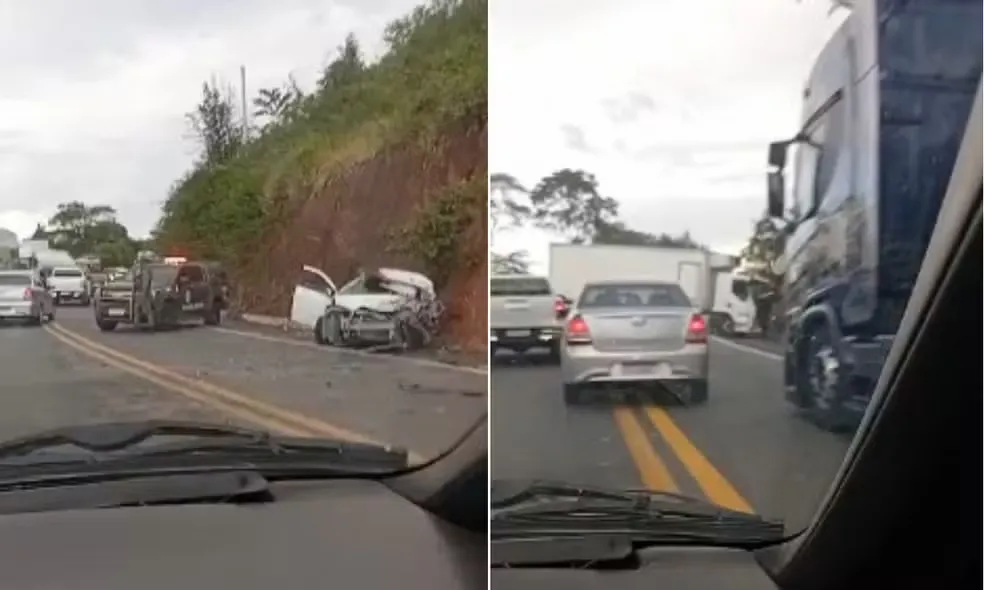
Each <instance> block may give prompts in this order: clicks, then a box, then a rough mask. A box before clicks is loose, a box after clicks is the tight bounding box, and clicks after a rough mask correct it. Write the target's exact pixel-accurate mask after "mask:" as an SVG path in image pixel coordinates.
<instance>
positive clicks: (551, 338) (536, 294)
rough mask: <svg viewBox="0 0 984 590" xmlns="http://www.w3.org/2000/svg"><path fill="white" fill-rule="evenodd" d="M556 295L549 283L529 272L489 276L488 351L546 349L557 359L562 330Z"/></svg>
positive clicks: (560, 304)
mask: <svg viewBox="0 0 984 590" xmlns="http://www.w3.org/2000/svg"><path fill="white" fill-rule="evenodd" d="M562 306H566V303H565V302H564V301H562V300H561V299H560V298H558V297H557V296H556V295H555V294H554V292H553V289H551V287H550V282H549V281H547V279H545V278H543V277H536V276H529V275H495V276H492V277H491V278H490V279H489V351H490V352H491V354H492V355H495V353H496V352H497V351H498V350H502V349H505V350H510V351H512V352H515V353H519V354H523V353H525V352H527V351H528V350H530V349H534V348H547V349H549V351H550V356H551V357H552V358H554V359H559V358H560V336H561V332H562V326H561V318H562V317H563V316H562V314H561V313H560V307H562Z"/></svg>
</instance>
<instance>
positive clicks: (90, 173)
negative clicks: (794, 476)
mask: <svg viewBox="0 0 984 590" xmlns="http://www.w3.org/2000/svg"><path fill="white" fill-rule="evenodd" d="M42 4H43V3H42ZM63 4H64V5H59V6H58V7H57V10H55V11H52V9H51V6H48V7H47V8H45V7H44V6H43V5H42V6H38V7H33V8H29V7H27V5H26V4H25V8H24V10H23V11H21V10H20V8H18V9H17V12H16V14H9V12H10V11H8V10H5V9H6V6H7V3H4V2H0V5H3V7H4V8H0V31H2V33H0V55H2V56H3V58H0V80H4V81H5V82H6V83H7V84H6V87H5V88H4V91H0V96H3V97H4V98H7V97H13V96H14V95H13V94H11V92H14V89H15V88H16V92H14V94H16V97H15V98H16V99H15V100H13V102H10V101H6V102H4V107H5V108H4V110H3V122H0V195H4V197H5V198H6V199H7V201H6V202H5V203H6V208H5V209H4V210H3V211H4V212H5V213H6V214H7V215H6V216H5V217H3V223H0V225H7V226H8V227H7V228H2V229H0V271H5V272H13V269H14V268H15V267H16V265H23V267H24V269H25V270H24V271H23V272H24V275H25V276H23V277H9V276H8V277H7V278H0V281H2V282H4V283H7V286H10V287H11V288H8V289H6V291H5V293H2V295H3V297H0V379H2V382H3V388H2V393H3V395H0V448H3V445H4V442H5V441H8V440H10V439H15V438H18V437H22V436H30V435H32V434H38V433H44V432H48V431H51V430H53V429H61V428H63V427H74V426H85V425H93V424H100V425H105V424H106V423H116V422H127V423H132V422H142V421H148V420H180V421H195V422H203V423H206V424H211V425H213V426H215V425H218V426H222V427H226V426H237V427H251V428H254V429H255V428H260V429H262V430H263V431H264V432H265V433H266V434H269V435H270V436H271V439H270V440H268V441H258V442H257V441H249V442H248V444H247V443H243V444H240V442H242V441H239V440H238V439H237V440H230V439H222V440H219V439H218V438H216V437H211V436H210V437H207V438H208V440H207V441H206V443H205V444H207V445H214V447H213V446H209V448H207V449H202V448H192V447H193V445H190V444H189V445H187V446H184V447H172V448H168V450H167V453H143V454H141V453H133V452H131V451H133V448H131V447H130V446H128V445H126V444H124V445H123V446H124V447H125V448H124V449H117V450H113V449H110V450H105V449H104V450H100V451H98V452H96V453H95V456H88V455H89V454H91V453H90V452H89V451H85V450H81V451H80V450H79V449H77V448H65V447H66V445H62V446H61V447H52V446H49V445H47V444H41V445H40V446H41V447H43V448H41V449H39V450H37V451H36V452H32V453H30V454H29V455H28V456H25V457H18V458H17V459H16V461H12V462H11V463H10V465H8V466H7V467H2V466H0V471H2V474H0V475H2V476H3V477H7V476H10V474H11V473H15V474H16V472H17V470H18V469H21V468H24V469H29V470H31V471H30V473H32V474H34V476H36V477H43V476H47V475H48V472H47V471H45V470H48V469H55V464H56V463H57V464H58V465H57V469H59V470H61V471H59V473H62V471H64V470H69V469H78V470H80V471H83V470H84V471H85V472H86V473H91V472H92V471H94V470H99V469H115V468H113V467H111V466H110V463H112V462H113V461H115V460H116V458H117V456H118V455H126V456H127V459H126V467H127V468H128V469H130V468H132V469H134V473H136V472H137V471H139V470H140V469H144V468H147V469H152V470H154V469H161V470H171V471H174V470H178V471H180V470H194V471H196V472H200V471H202V470H205V471H209V470H212V469H214V470H229V469H231V468H232V467H238V468H241V469H250V468H251V467H252V465H253V464H254V463H255V461H258V460H259V459H262V461H263V463H264V468H267V467H269V464H270V463H271V462H273V463H276V464H277V469H279V471H277V473H276V476H277V477H299V478H302V477H320V476H326V477H327V476H328V475H329V474H333V473H336V472H332V471H331V469H328V467H331V465H329V464H332V465H335V466H337V465H338V462H339V458H340V457H339V455H342V456H344V457H349V458H352V457H358V456H361V454H362V451H359V450H353V449H355V447H352V446H347V445H341V444H340V443H339V444H336V445H335V447H334V448H337V449H340V450H339V451H337V452H335V453H334V454H333V453H331V452H326V453H324V454H322V455H321V456H320V459H319V455H318V453H317V452H314V451H310V452H309V450H303V451H302V450H300V447H303V446H304V445H298V444H294V443H295V442H296V441H292V442H291V443H290V444H287V443H285V442H284V439H283V437H297V438H306V439H311V440H312V441H320V442H321V443H324V444H325V445H327V446H329V447H330V446H331V445H329V444H328V443H325V441H336V442H337V441H340V442H345V443H352V444H356V445H359V444H361V445H372V446H373V447H375V448H380V449H388V450H392V451H393V453H390V452H389V451H387V453H385V454H386V455H387V456H389V455H393V456H397V457H398V458H400V461H396V462H390V463H388V464H387V466H386V469H385V471H388V472H394V471H400V470H403V469H405V468H406V467H407V466H408V465H420V464H423V463H426V462H429V461H431V460H433V459H435V458H437V457H439V456H441V455H442V454H443V453H445V452H447V451H449V450H451V449H452V447H453V446H454V445H456V444H458V443H459V441H461V440H462V436H463V435H464V434H465V433H466V432H467V431H468V430H469V428H471V427H472V425H474V424H475V423H476V422H477V421H478V420H479V419H480V418H482V417H483V416H485V415H486V414H487V412H488V395H487V390H488V370H487V369H488V345H487V342H486V340H485V337H486V334H487V332H488V320H487V312H486V308H487V306H486V302H487V300H488V277H489V275H488V269H487V265H486V264H485V261H486V259H487V253H488V247H489V245H488V232H487V231H486V230H487V225H488V208H487V199H485V198H484V195H485V193H486V192H487V187H488V182H487V180H488V179H487V162H488V147H487V143H488V142H487V133H486V131H487V122H488V113H487V111H488V108H487V103H488V86H487V83H486V78H487V70H488V42H487V41H488V37H487V32H488V2H487V1H486V0H468V1H462V0H451V1H450V2H445V1H430V0H427V1H424V0H420V1H405V2H384V3H376V5H374V6H370V5H367V4H365V3H351V6H350V7H349V8H346V10H347V11H348V12H347V13H346V14H347V16H346V17H345V18H340V17H339V15H338V14H337V10H338V9H339V7H340V4H339V3H337V2H327V3H326V2H308V3H307V6H306V7H305V9H304V10H305V17H304V18H286V19H285V18H284V16H285V13H284V9H283V7H282V6H276V5H272V4H271V5H269V6H267V5H265V4H264V3H254V5H253V6H250V7H248V8H244V7H241V6H239V5H235V6H233V5H231V4H228V5H220V6H215V7H214V8H215V11H213V10H212V8H213V7H209V8H208V10H209V11H210V13H209V15H208V18H209V19H210V20H209V24H208V25H207V26H206V29H207V30H208V33H209V40H207V41H203V40H202V38H201V35H200V34H199V33H200V32H201V30H204V29H202V27H203V26H204V25H203V21H202V18H201V17H202V16H203V15H204V13H202V12H201V10H200V9H199V8H197V7H194V6H191V5H190V4H186V5H184V6H172V7H171V11H170V13H169V14H172V16H168V17H167V18H162V17H163V13H162V12H160V14H156V13H155V14H151V13H148V12H147V10H143V9H135V10H121V9H120V5H118V3H116V4H113V3H101V4H100V3H97V4H93V5H89V6H76V5H75V4H74V3H63ZM370 4H372V3H370ZM18 7H19V4H18ZM182 10H183V11H184V13H182ZM349 17H350V18H349ZM53 19H54V20H53ZM55 21H58V22H62V21H64V22H65V23H71V26H70V28H71V29H72V31H73V32H72V33H71V34H69V35H67V36H65V35H56V34H54V32H53V30H54V29H53V28H52V27H53V23H54V22H55ZM250 23H260V25H259V29H256V30H252V29H250V26H251V25H250ZM325 23H332V26H331V27H327V28H326V27H325ZM10 27H13V29H12V30H11V31H8V29H9V28H10ZM254 28H255V27H254ZM13 30H16V32H17V35H13ZM260 31H261V32H262V37H263V39H269V40H271V42H269V43H267V42H266V41H263V42H262V43H258V41H260V38H259V37H258V36H257V34H258V32H260ZM121 35H122V36H125V37H127V39H130V37H132V39H134V40H136V39H143V40H147V39H154V40H155V41H154V42H155V43H158V42H160V43H159V44H160V47H161V48H163V47H165V46H166V47H167V48H168V49H167V54H168V56H170V57H169V58H168V59H163V60H162V59H157V58H155V56H154V54H153V52H150V53H148V52H146V51H136V50H135V49H138V48H136V47H135V46H134V47H130V49H134V51H129V50H128V49H127V47H124V45H127V43H123V44H120V42H121V41H124V40H123V38H122V37H121ZM75 36H78V37H79V39H81V38H83V37H84V38H85V39H86V40H87V41H86V42H84V43H82V42H77V41H78V39H75ZM73 39H74V40H73ZM292 39H293V40H297V41H301V40H303V41H304V42H303V43H300V42H290V40H292ZM90 41H91V42H90ZM203 43H204V45H203ZM155 47H157V45H155ZM217 47H221V48H223V51H224V52H227V53H228V54H229V55H236V56H239V57H237V58H236V59H239V60H240V61H241V62H242V64H243V68H244V71H243V72H240V66H239V64H240V61H236V62H235V63H232V62H228V60H225V59H224V58H223V59H218V58H217V56H216V54H214V51H212V49H214V48H217ZM107 50H113V51H115V55H117V57H121V59H112V60H108V61H107V60H105V59H104V58H105V55H104V54H106V51H107ZM336 50H337V51H336ZM50 55H57V56H59V58H58V59H55V60H52V59H47V57H46V56H50ZM326 56H327V57H326ZM172 57H173V58H175V59H171V58H172ZM278 64H279V65H278ZM104 66H105V67H104ZM291 72H296V73H297V75H296V76H295V75H292V74H291ZM63 74H64V75H63ZM240 74H242V76H245V77H244V78H242V79H241V77H240ZM233 78H234V79H235V81H236V83H235V84H234V85H233V86H235V88H234V89H232V88H230V87H229V84H227V82H229V81H230V80H232V79H233ZM56 79H57V80H58V85H57V88H56V87H53V86H51V85H50V84H49V82H51V81H52V80H56ZM242 80H245V82H243V83H242V84H240V82H241V81H242ZM111 97H113V98H111ZM240 99H242V100H240ZM8 102H10V104H8ZM243 105H245V108H246V110H245V111H244V110H243ZM149 106H152V107H153V108H148V107H149ZM35 111H36V112H35ZM15 136H16V137H15ZM179 144H181V145H180V146H179ZM162 146H163V147H162ZM168 146H169V147H168ZM182 146H183V147H182ZM22 164H23V166H22ZM11 165H12V166H13V169H9V170H8V168H9V167H10V166H11ZM89 269H93V270H99V271H102V272H103V273H105V274H106V275H107V279H108V280H98V278H99V277H98V276H97V275H95V274H94V275H89V274H88V272H89ZM128 269H129V270H130V272H127V271H128ZM121 271H122V272H121ZM362 271H365V272H366V274H367V275H370V276H369V277H367V279H368V280H366V281H360V282H356V283H352V284H351V286H350V287H349V288H346V289H345V290H343V291H342V292H339V291H338V287H341V286H342V285H344V284H346V283H347V282H348V281H350V280H351V279H352V278H353V277H355V276H357V275H359V273H360V272H362ZM31 273H34V274H35V275H36V276H37V277H38V278H39V281H38V284H39V287H40V285H42V284H43V285H44V287H45V288H38V289H33V290H31V291H30V292H26V291H25V289H24V288H23V287H25V286H27V285H28V284H30V279H29V277H28V276H27V275H30V274H31ZM48 273H50V274H48ZM41 277H44V279H45V281H44V282H42V281H41V280H40V278H41ZM0 286H3V285H2V284H0ZM90 435H91V431H90V432H88V433H86V434H84V436H86V437H88V436H90ZM156 438H157V439H158V440H159V438H160V437H156ZM271 441H272V442H271ZM124 442H126V441H124ZM149 442H153V441H149ZM149 442H148V444H149ZM186 442H187V441H186ZM266 443H269V444H266ZM153 444H157V443H156V442H154V443H153ZM169 444H170V443H169ZM196 444H197V443H196ZM67 446H68V447H72V445H67ZM143 446H144V447H146V444H144V445H143ZM397 450H401V451H402V452H399V453H397V452H396V451H397ZM320 451H325V449H324V448H322V449H320ZM181 452H184V455H181V454H180V453H181ZM353 453H355V454H354V455H353ZM80 454H81V455H85V457H83V459H84V460H83V461H82V462H81V463H80V462H79V461H78V460H72V458H71V457H66V455H76V456H77V455H80ZM344 457H342V458H344ZM108 458H112V459H113V461H109V462H107V461H106V459H108ZM76 459H77V457H76ZM318 460H322V465H321V470H319V469H318V466H317V465H314V464H313V463H316V462H317V461H318ZM32 461H36V462H37V463H38V464H39V465H40V464H42V463H44V464H46V465H48V467H44V468H42V467H38V466H33V467H32V466H31V465H30V464H31V462H32ZM83 463H84V464H83ZM117 465H118V463H117ZM359 465H362V466H363V467H362V468H361V469H362V475H364V476H372V477H377V476H378V475H380V468H379V463H378V462H373V463H372V464H371V465H370V463H369V462H363V463H361V464H359V463H355V462H351V461H348V462H346V465H345V466H344V467H345V470H346V473H345V474H344V475H345V476H346V477H349V476H351V477H358V476H359V470H360V467H359ZM333 468H334V467H332V469H333ZM271 469H272V467H271ZM304 469H310V472H308V473H302V472H303V471H304ZM326 469H327V470H326ZM288 471H289V473H287V472H288ZM42 472H44V473H42ZM11 477H13V476H11ZM150 479H155V478H150ZM11 485H13V484H11ZM127 485H129V484H128V483H122V484H121V486H123V487H126V486H127ZM148 485H149V484H148ZM64 491H65V490H58V491H57V492H53V493H57V494H59V495H60V494H61V493H62V492H64ZM3 493H4V490H3V489H2V483H0V496H2V495H3ZM66 493H67V492H66ZM8 505H9V504H8ZM395 532H396V533H399V532H400V531H399V530H397V531H395ZM124 557H125V556H124ZM0 585H3V584H2V583H0ZM82 585H83V586H84V585H85V584H84V583H83V584H82Z"/></svg>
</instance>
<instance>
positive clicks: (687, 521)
mask: <svg viewBox="0 0 984 590" xmlns="http://www.w3.org/2000/svg"><path fill="white" fill-rule="evenodd" d="M491 500H492V517H491V530H490V532H491V538H492V541H493V544H495V543H496V542H497V541H498V542H502V543H503V544H516V543H520V544H523V543H522V542H523V541H530V542H537V543H539V542H541V541H543V540H545V539H577V538H583V537H586V536H594V535H616V536H619V535H621V536H625V537H626V538H628V539H630V540H631V541H632V543H633V545H635V546H644V545H647V544H661V543H666V544H684V543H690V544H714V545H727V546H741V547H748V546H760V545H764V544H767V543H771V542H775V541H778V540H781V539H782V538H783V536H784V526H783V523H782V522H781V521H773V520H767V519H764V518H762V517H760V516H757V515H754V514H747V513H744V512H738V511H735V510H730V509H728V508H722V507H720V506H716V505H714V504H710V503H708V502H704V501H702V500H697V499H694V498H689V497H687V496H682V495H679V494H672V493H668V492H652V491H635V490H629V491H615V490H605V489H600V488H588V487H576V486H571V485H569V484H563V483H552V482H540V481H534V482H494V483H493V485H492V494H491Z"/></svg>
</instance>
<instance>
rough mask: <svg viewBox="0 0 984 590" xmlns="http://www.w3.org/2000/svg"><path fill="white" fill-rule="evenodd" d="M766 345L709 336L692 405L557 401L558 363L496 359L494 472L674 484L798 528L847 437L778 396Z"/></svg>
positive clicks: (609, 483) (611, 483)
mask: <svg viewBox="0 0 984 590" xmlns="http://www.w3.org/2000/svg"><path fill="white" fill-rule="evenodd" d="M770 349H771V350H770ZM773 350H774V347H772V346H771V345H769V344H767V343H758V342H754V341H749V342H738V343H733V342H729V341H720V340H714V341H712V343H711V374H710V399H709V401H708V403H707V404H706V405H704V406H700V407H692V408H682V407H674V406H673V405H672V404H663V403H659V402H658V401H656V402H653V400H649V401H648V402H647V401H633V400H631V399H625V400H622V401H621V402H605V401H603V400H602V401H597V400H593V401H592V402H591V403H587V404H584V405H576V406H566V405H565V404H564V401H563V395H562V390H561V381H560V374H559V371H558V369H557V368H556V367H554V366H549V365H546V364H544V363H543V362H542V361H539V362H538V359H532V358H531V359H529V360H526V361H519V360H517V361H514V362H510V360H511V359H505V360H504V361H503V362H496V363H495V364H494V367H493V370H492V385H491V394H490V395H491V400H492V404H491V405H492V477H493V478H502V479H511V478H537V479H551V480H560V481H565V482H569V483H574V484H580V485H595V486H605V487H614V488H620V489H624V488H635V489H639V488H641V487H646V488H649V489H654V490H662V491H679V492H681V493H684V494H687V495H691V496H697V497H700V498H703V499H706V500H710V501H712V502H714V503H716V504H719V505H722V506H727V507H730V508H735V509H739V510H744V511H747V512H755V513H758V514H762V515H765V516H770V517H778V518H783V519H785V520H786V522H787V526H788V528H789V529H791V530H792V529H799V528H802V527H803V526H805V524H806V523H807V522H808V521H809V519H810V518H811V517H812V514H813V512H814V510H815V508H816V506H817V505H818V504H819V502H821V501H822V499H823V496H824V495H825V493H826V491H827V489H828V486H829V484H830V482H831V481H832V480H833V478H834V476H835V475H836V473H837V470H838V469H839V468H840V464H841V461H842V459H843V457H844V454H845V453H846V451H847V448H848V445H849V443H850V440H849V439H848V438H847V437H844V436H838V435H834V434H830V433H827V432H823V431H821V430H819V429H817V428H816V427H815V426H813V425H811V424H810V423H808V422H805V421H804V420H803V419H802V418H801V417H799V416H798V415H796V414H795V413H794V412H793V410H792V409H791V408H790V407H789V406H788V405H787V404H786V403H785V401H784V399H783V395H782V389H781V377H782V375H781V365H780V361H779V357H778V355H776V354H775V352H773Z"/></svg>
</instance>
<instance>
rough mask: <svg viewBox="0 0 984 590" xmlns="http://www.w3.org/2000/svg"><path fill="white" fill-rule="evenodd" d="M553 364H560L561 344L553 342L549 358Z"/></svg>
mask: <svg viewBox="0 0 984 590" xmlns="http://www.w3.org/2000/svg"><path fill="white" fill-rule="evenodd" d="M547 358H548V359H549V360H550V362H551V363H553V364H559V363H560V342H553V343H551V344H550V354H549V356H548V357H547Z"/></svg>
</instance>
